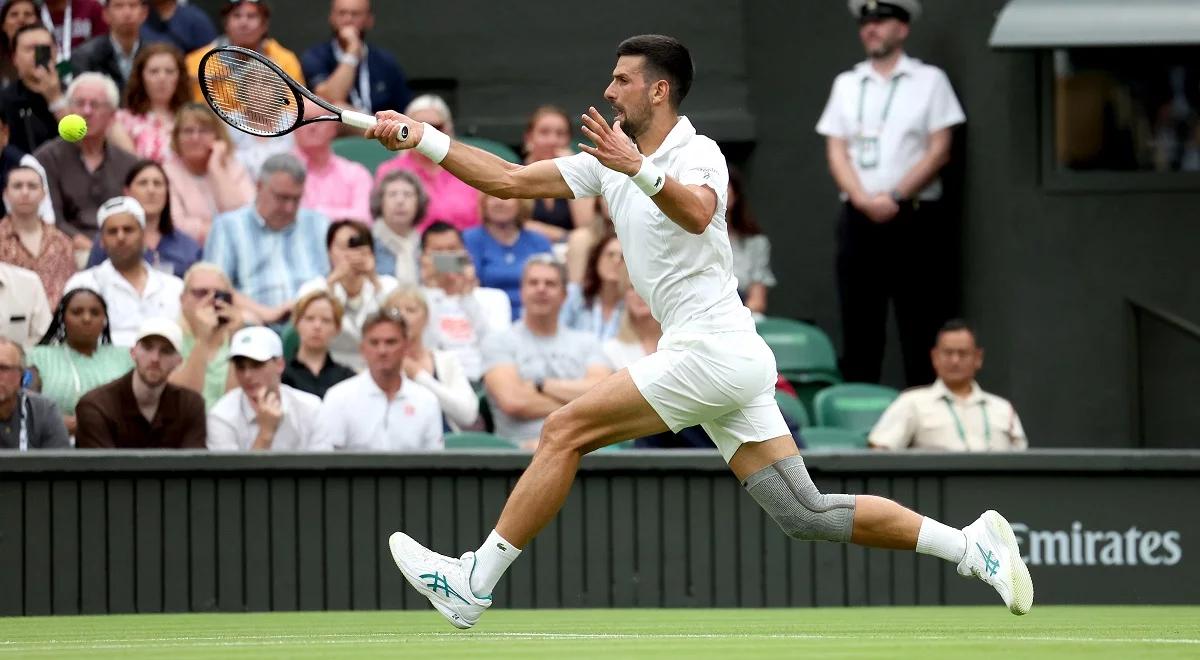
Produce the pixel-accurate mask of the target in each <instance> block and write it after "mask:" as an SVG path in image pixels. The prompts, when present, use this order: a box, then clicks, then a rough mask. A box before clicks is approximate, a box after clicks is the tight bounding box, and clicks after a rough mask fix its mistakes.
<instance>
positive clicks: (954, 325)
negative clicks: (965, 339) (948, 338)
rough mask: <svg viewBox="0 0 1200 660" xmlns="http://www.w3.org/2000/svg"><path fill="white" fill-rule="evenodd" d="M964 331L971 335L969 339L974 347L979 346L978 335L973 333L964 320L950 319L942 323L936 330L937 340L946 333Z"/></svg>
mask: <svg viewBox="0 0 1200 660" xmlns="http://www.w3.org/2000/svg"><path fill="white" fill-rule="evenodd" d="M964 330H965V331H967V332H969V333H971V339H972V340H973V341H974V342H975V345H976V346H979V333H977V332H975V328H974V327H973V326H972V325H971V324H970V323H967V322H966V321H965V320H964V319H957V318H956V319H950V320H949V321H946V322H945V323H943V324H942V327H941V328H940V329H938V333H937V338H938V339H941V338H942V335H944V334H946V333H947V332H961V331H964Z"/></svg>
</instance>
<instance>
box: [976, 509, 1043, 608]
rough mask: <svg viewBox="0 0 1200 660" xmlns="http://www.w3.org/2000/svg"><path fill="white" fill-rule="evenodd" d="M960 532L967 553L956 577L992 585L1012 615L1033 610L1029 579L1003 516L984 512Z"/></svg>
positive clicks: (992, 512)
mask: <svg viewBox="0 0 1200 660" xmlns="http://www.w3.org/2000/svg"><path fill="white" fill-rule="evenodd" d="M963 533H964V534H966V535H967V554H966V555H965V556H964V557H963V559H962V561H961V562H959V563H958V574H959V575H963V576H966V577H971V576H975V577H977V578H979V579H980V580H983V581H984V582H986V583H988V584H990V585H992V587H993V588H994V589H995V590H996V591H997V592H999V593H1000V597H1001V598H1003V599H1004V604H1005V605H1007V606H1008V611H1010V612H1012V613H1013V614H1028V613H1029V609H1030V608H1031V607H1033V578H1031V577H1029V568H1028V567H1026V566H1025V562H1024V561H1022V560H1021V550H1020V549H1019V548H1018V547H1017V536H1016V534H1013V530H1012V526H1011V525H1009V524H1008V521H1007V520H1005V519H1004V516H1002V515H1000V514H999V513H996V512H995V511H992V510H988V511H984V512H983V515H981V516H979V519H978V520H976V521H975V522H973V523H971V524H970V525H967V526H966V527H964V528H963Z"/></svg>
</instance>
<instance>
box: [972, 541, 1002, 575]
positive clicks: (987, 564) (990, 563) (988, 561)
mask: <svg viewBox="0 0 1200 660" xmlns="http://www.w3.org/2000/svg"><path fill="white" fill-rule="evenodd" d="M975 547H976V548H979V554H981V555H983V569H984V570H985V571H987V574H988V575H990V576H992V577H995V576H996V571H998V570H1000V560H999V559H996V557H995V556H994V555H993V554H992V553H991V551H989V550H984V549H983V546H982V545H979V544H978V543H976V544H975Z"/></svg>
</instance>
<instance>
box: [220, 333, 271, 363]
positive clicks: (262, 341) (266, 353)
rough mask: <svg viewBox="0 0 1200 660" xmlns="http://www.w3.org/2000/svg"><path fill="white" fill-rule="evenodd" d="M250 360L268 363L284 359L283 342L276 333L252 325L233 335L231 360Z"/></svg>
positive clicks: (230, 352)
mask: <svg viewBox="0 0 1200 660" xmlns="http://www.w3.org/2000/svg"><path fill="white" fill-rule="evenodd" d="M235 357H244V358H250V359H251V360H254V361H255V362H266V361H268V360H271V359H273V358H277V357H283V342H282V341H280V340H279V335H277V334H275V331H274V330H272V329H270V328H268V327H265V326H261V325H252V326H250V327H248V328H242V329H241V330H238V331H237V332H235V333H233V339H231V340H229V359H231V360H232V359H233V358H235Z"/></svg>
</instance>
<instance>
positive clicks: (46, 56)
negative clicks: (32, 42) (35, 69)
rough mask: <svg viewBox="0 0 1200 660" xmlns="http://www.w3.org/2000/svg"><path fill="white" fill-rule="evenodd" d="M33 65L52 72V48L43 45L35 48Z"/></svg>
mask: <svg viewBox="0 0 1200 660" xmlns="http://www.w3.org/2000/svg"><path fill="white" fill-rule="evenodd" d="M33 63H34V64H35V65H36V66H40V67H42V68H43V69H46V70H47V71H49V70H50V46H48V45H41V46H34V47H33Z"/></svg>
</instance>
